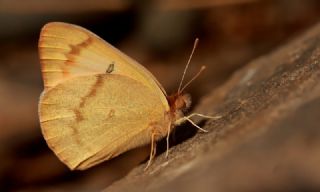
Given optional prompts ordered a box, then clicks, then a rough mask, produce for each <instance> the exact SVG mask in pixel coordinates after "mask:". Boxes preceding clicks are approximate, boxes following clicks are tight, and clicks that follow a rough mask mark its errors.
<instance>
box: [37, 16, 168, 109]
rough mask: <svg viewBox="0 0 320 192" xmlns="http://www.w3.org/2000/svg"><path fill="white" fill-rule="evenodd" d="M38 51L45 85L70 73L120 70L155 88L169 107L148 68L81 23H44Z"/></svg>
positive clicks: (117, 71)
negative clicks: (78, 24)
mask: <svg viewBox="0 0 320 192" xmlns="http://www.w3.org/2000/svg"><path fill="white" fill-rule="evenodd" d="M39 54H40V61H41V66H42V76H43V80H44V85H45V88H46V89H49V88H51V87H54V86H55V85H57V84H58V83H61V82H63V81H65V80H67V79H69V78H72V77H77V76H84V75H94V74H105V73H110V74H120V75H123V76H127V77H130V78H132V79H134V80H137V81H139V82H141V83H142V84H144V85H145V86H147V87H149V88H150V89H151V90H152V91H154V92H156V93H157V94H158V95H159V97H160V99H161V101H162V103H163V105H164V106H166V108H167V110H168V109H169V106H168V103H167V100H166V93H165V91H164V89H163V88H162V86H161V85H160V83H159V82H158V81H157V80H156V79H155V77H154V76H153V75H152V74H151V73H150V72H149V71H148V70H146V69H145V68H144V67H143V66H142V65H140V64H138V63H137V62H136V61H134V60H133V59H131V58H130V57H128V56H126V55H125V54H123V53H122V52H120V51H119V50H117V49H116V48H114V47H113V46H112V45H110V44H108V43H107V42H105V41H104V40H102V39H101V38H99V37H98V36H96V35H95V34H93V33H91V32H90V31H88V30H86V29H84V28H82V27H79V26H76V25H72V24H67V23H60V22H53V23H49V24H47V25H45V26H44V27H43V28H42V31H41V34H40V40H39Z"/></svg>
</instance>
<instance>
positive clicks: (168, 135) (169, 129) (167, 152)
mask: <svg viewBox="0 0 320 192" xmlns="http://www.w3.org/2000/svg"><path fill="white" fill-rule="evenodd" d="M170 132H171V124H170V125H169V126H168V133H167V138H166V139H167V151H166V158H167V157H168V156H169V138H170Z"/></svg>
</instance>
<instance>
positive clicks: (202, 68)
mask: <svg viewBox="0 0 320 192" xmlns="http://www.w3.org/2000/svg"><path fill="white" fill-rule="evenodd" d="M205 69H206V66H204V65H202V67H201V68H200V70H199V71H198V73H197V74H196V75H195V76H193V77H192V79H191V80H190V81H189V82H188V83H186V85H185V86H183V88H182V89H181V90H180V93H181V92H183V90H184V89H185V88H187V87H188V85H190V83H192V81H194V80H195V79H196V78H197V77H199V75H200V74H201V72H202V71H203V70H205Z"/></svg>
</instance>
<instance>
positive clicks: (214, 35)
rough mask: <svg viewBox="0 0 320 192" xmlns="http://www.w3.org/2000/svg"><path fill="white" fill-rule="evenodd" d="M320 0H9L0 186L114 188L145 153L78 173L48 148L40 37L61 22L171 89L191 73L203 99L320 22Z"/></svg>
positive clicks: (0, 101) (1, 38) (3, 32)
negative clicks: (42, 118) (42, 123)
mask: <svg viewBox="0 0 320 192" xmlns="http://www.w3.org/2000/svg"><path fill="white" fill-rule="evenodd" d="M319 10H320V1H318V0H303V1H302V0H189V1H183V0H152V1H147V0H145V1H133V0H90V1H89V0H68V1H55V0H46V1H41V0H29V1H18V0H0V129H1V130H0V190H1V191H5V190H7V191H10V190H26V191H43V190H79V189H81V190H86V189H87V190H89V189H95V190H99V189H104V188H106V187H107V186H108V185H110V184H111V183H112V182H114V181H115V180H117V179H120V178H121V177H123V176H125V175H126V174H127V173H128V172H129V171H130V170H131V169H133V168H134V167H135V166H137V165H138V164H140V163H141V162H143V161H145V159H146V158H147V156H148V153H149V148H141V149H137V150H134V151H131V152H128V153H126V154H124V155H121V156H120V157H118V158H115V159H113V160H111V161H108V162H105V163H102V164H101V165H98V166H96V167H94V168H92V169H89V170H87V171H82V172H80V171H73V172H71V171H69V170H68V169H67V167H66V166H64V165H63V164H62V163H61V162H60V161H59V160H58V159H57V157H56V156H55V155H54V154H53V152H51V151H50V150H49V148H48V147H47V145H46V143H45V141H44V139H43V137H42V135H41V131H40V127H39V122H38V114H37V104H38V98H39V95H40V93H41V91H42V89H43V83H42V80H41V73H40V64H39V59H38V53H37V44H38V38H39V33H40V29H41V27H42V26H43V25H44V24H45V23H47V22H51V21H62V22H69V23H73V24H78V25H81V26H83V27H85V28H87V29H89V30H91V31H92V32H94V33H96V34H97V35H99V36H100V37H102V38H103V39H105V40H106V41H108V42H109V43H111V44H113V45H114V46H115V47H117V48H119V49H120V50H121V51H123V52H124V53H126V54H127V55H129V56H130V57H132V58H134V59H136V60H137V61H138V62H140V63H141V64H143V65H144V66H146V68H147V69H149V70H150V71H151V72H152V73H153V74H154V75H155V77H157V79H158V80H159V81H160V82H161V83H162V85H163V86H164V88H165V89H166V90H167V92H168V93H169V94H170V93H172V92H174V91H175V90H176V89H177V86H178V83H179V80H180V78H181V75H182V71H183V69H184V66H185V64H186V62H187V59H188V57H189V54H190V52H191V49H192V45H193V41H194V40H195V38H196V37H198V38H199V39H200V42H199V46H198V48H197V50H196V52H195V55H194V57H193V60H192V64H191V66H190V70H189V72H188V75H187V79H188V77H189V78H190V76H192V75H193V74H194V73H196V72H197V71H198V70H199V68H200V66H201V65H206V66H207V70H206V71H205V72H204V73H203V74H202V75H201V77H200V78H199V79H198V80H197V81H196V83H194V84H192V85H191V86H190V87H189V88H188V90H187V91H188V92H190V93H191V94H192V97H193V101H194V102H193V103H194V104H196V103H197V102H198V101H199V99H201V97H202V96H204V95H205V94H206V93H208V92H209V91H211V90H214V88H215V87H217V86H219V85H220V84H222V83H223V82H224V81H225V80H227V79H228V77H230V75H231V74H232V73H233V72H234V71H235V70H237V69H238V68H241V67H242V66H243V65H245V64H246V63H248V62H249V61H250V60H252V59H255V58H257V57H259V56H260V55H264V54H267V53H269V52H271V51H272V50H275V49H276V48H277V47H278V46H279V45H281V44H284V43H285V42H287V41H289V40H290V39H292V38H294V37H296V36H297V35H299V34H301V33H302V32H303V31H305V30H306V29H308V28H309V27H311V26H312V25H314V24H316V23H317V22H319V18H320V11H319Z"/></svg>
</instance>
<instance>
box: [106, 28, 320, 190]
mask: <svg viewBox="0 0 320 192" xmlns="http://www.w3.org/2000/svg"><path fill="white" fill-rule="evenodd" d="M319 59H320V25H318V26H316V27H314V28H313V29H311V30H309V31H308V32H306V33H305V34H303V35H302V36H301V37H299V38H297V39H295V40H293V41H292V42H289V43H288V44H287V45H285V46H283V47H281V48H279V49H278V50H275V51H274V52H272V53H270V54H269V55H265V56H263V57H261V58H258V59H256V60H254V61H252V62H251V63H249V64H248V65H246V66H245V67H243V68H242V69H240V70H238V71H237V72H236V73H235V74H234V75H233V76H232V77H231V78H230V79H229V80H228V81H227V82H226V83H225V84H223V85H222V86H221V87H219V88H218V89H216V90H214V91H213V92H212V93H208V95H207V96H206V97H205V98H203V99H202V101H201V103H200V104H199V105H198V107H197V108H196V109H195V110H194V111H197V112H201V113H204V114H212V115H222V118H221V119H219V120H215V121H211V120H209V121H202V122H200V125H202V126H203V127H204V128H205V129H207V130H209V133H200V132H198V133H197V134H195V135H194V136H193V137H192V138H190V139H188V140H186V141H184V142H182V143H181V144H178V145H176V146H173V147H171V148H170V155H169V158H168V159H165V157H164V153H163V154H160V155H159V156H157V157H156V159H155V161H154V162H153V164H152V166H151V167H150V168H149V169H148V170H147V171H146V172H144V171H143V169H144V167H145V164H143V165H141V166H139V167H137V168H136V169H134V170H133V171H131V172H130V173H129V174H128V175H127V176H126V177H124V178H122V179H121V180H119V181H117V182H115V183H114V184H113V185H111V186H110V187H108V188H106V191H284V190H290V191H295V190H297V191H305V190H320V166H319V162H320V127H319V119H320V83H319V82H320V61H319ZM208 67H210V66H208ZM190 127H191V125H186V126H184V127H183V128H185V129H190ZM181 132H183V131H181Z"/></svg>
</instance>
